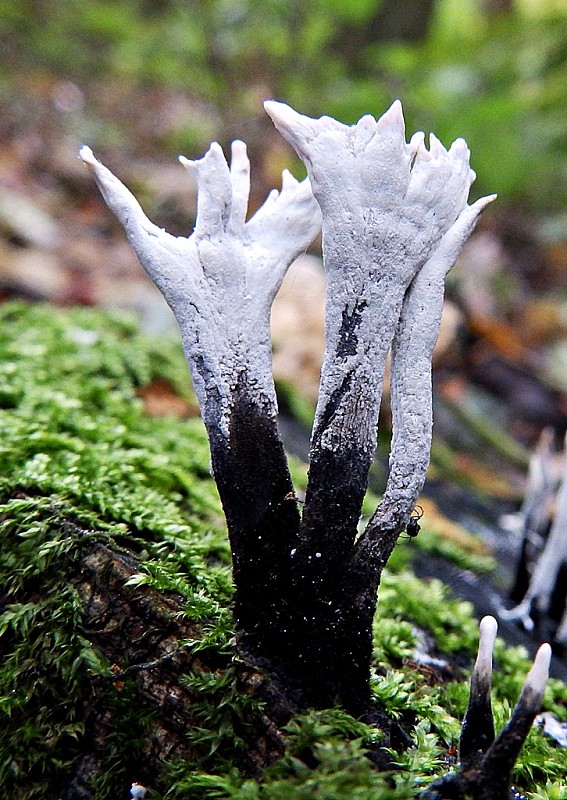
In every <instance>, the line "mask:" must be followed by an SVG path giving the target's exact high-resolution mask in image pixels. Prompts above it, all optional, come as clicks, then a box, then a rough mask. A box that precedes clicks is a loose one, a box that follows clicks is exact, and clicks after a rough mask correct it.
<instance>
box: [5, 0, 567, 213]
mask: <svg viewBox="0 0 567 800" xmlns="http://www.w3.org/2000/svg"><path fill="white" fill-rule="evenodd" d="M403 5H404V6H406V17H408V18H409V17H410V16H411V15H412V14H415V13H416V12H417V10H418V9H419V7H420V4H419V3H417V4H416V3H415V2H414V0H411V1H410V0H408V2H406V3H404V4H403ZM423 5H427V8H428V11H429V15H428V18H427V24H426V25H424V28H423V35H422V36H421V38H420V39H419V40H416V37H415V36H412V37H408V36H407V35H405V38H404V32H403V30H402V28H403V25H402V28H400V31H399V35H396V30H395V26H394V25H388V24H387V22H388V20H389V18H390V16H392V15H393V14H394V13H396V14H397V15H399V6H398V7H397V8H398V11H397V12H396V11H395V9H396V4H395V3H391V2H389V0H348V2H345V1H344V0H264V2H263V3H254V2H252V0H193V1H192V2H185V0H120V2H115V1H114V0H91V2H89V3H84V2H82V0H62V1H61V2H58V3H49V4H45V3H43V2H42V0H0V44H1V48H0V51H1V52H0V64H1V66H2V72H3V74H4V77H3V81H4V85H5V86H6V82H7V81H9V80H10V79H12V78H13V76H14V75H15V74H16V73H18V72H19V73H20V75H21V73H22V70H24V71H26V70H27V71H28V72H35V73H38V72H40V73H45V72H46V71H47V72H49V73H50V74H56V75H58V76H60V77H62V78H64V79H66V80H71V81H73V82H75V83H77V85H79V86H80V88H81V89H82V90H87V89H88V87H89V86H91V85H92V84H93V81H94V82H103V83H104V82H106V81H117V80H118V81H121V82H125V83H126V84H130V85H132V86H146V87H147V86H148V85H151V86H154V87H155V86H157V87H163V88H168V89H169V90H171V89H172V88H177V89H179V90H181V89H182V90H183V91H184V92H186V93H188V95H189V98H190V100H189V102H192V103H194V107H193V108H192V114H190V115H189V118H188V121H187V122H186V127H187V130H186V131H185V132H184V134H183V135H182V136H180V137H179V136H178V137H177V139H176V140H175V141H174V142H172V143H171V144H172V146H174V145H178V144H182V145H183V144H185V145H188V146H189V147H190V148H191V147H194V148H201V147H202V146H203V145H204V144H206V143H207V142H204V141H202V140H203V139H205V138H207V137H209V136H210V135H211V134H212V135H215V136H216V137H217V138H219V139H221V141H222V140H223V139H227V138H230V137H232V136H236V135H238V136H244V138H247V133H248V127H247V126H250V130H252V131H253V130H255V128H257V126H258V125H259V124H260V125H264V123H263V122H262V123H258V122H257V120H258V118H259V117H260V116H261V114H262V112H261V109H260V101H261V100H262V99H263V98H265V97H269V96H274V97H277V98H279V99H282V100H285V101H286V102H289V103H290V104H292V105H294V106H295V107H297V108H298V109H300V110H301V111H303V112H304V113H307V114H310V115H314V116H318V115H320V114H323V113H327V114H331V115H333V116H336V117H337V118H339V119H341V120H343V121H345V122H349V123H350V122H353V121H354V120H356V119H357V118H358V117H359V116H360V115H362V114H364V113H368V112H372V113H374V114H379V113H381V112H382V111H383V110H384V109H385V108H386V106H387V105H388V104H389V103H390V102H391V100H392V99H393V98H395V97H397V96H399V97H401V98H402V99H403V102H404V107H405V110H406V115H407V118H408V130H411V131H413V130H414V129H415V128H416V127H419V128H425V129H426V130H429V129H435V131H436V133H437V134H438V135H439V137H440V138H441V139H442V141H443V142H444V143H446V144H449V143H450V141H451V140H452V139H454V138H455V137H457V136H461V135H462V136H464V137H465V138H466V140H467V142H468V143H469V145H470V147H471V150H472V152H473V163H474V166H475V168H476V170H477V172H478V181H477V185H476V192H477V193H478V194H483V193H487V192H493V191H496V192H498V193H499V194H500V198H501V200H502V199H503V200H510V201H521V202H523V203H526V204H528V205H530V206H532V207H536V208H541V209H545V210H547V209H557V208H560V207H561V206H563V205H564V204H565V202H566V200H567V147H566V145H567V2H565V0H561V1H559V0H555V1H553V0H541V2H535V1H534V0H516V2H512V1H511V2H508V3H494V2H490V0H485V2H484V3H483V2H479V0H436V2H433V1H432V2H431V3H430V4H424V3H423V2H422V3H421V6H423ZM381 14H382V16H381ZM406 22H407V19H406ZM396 24H398V25H399V23H398V22H397V23H396ZM410 39H411V40H410ZM87 93H88V92H87ZM204 120H207V121H206V122H205V121H204ZM192 128H194V129H192ZM266 129H267V128H263V130H266ZM251 135H254V133H253V132H252V134H251ZM256 135H257V132H256ZM260 138H261V137H260Z"/></svg>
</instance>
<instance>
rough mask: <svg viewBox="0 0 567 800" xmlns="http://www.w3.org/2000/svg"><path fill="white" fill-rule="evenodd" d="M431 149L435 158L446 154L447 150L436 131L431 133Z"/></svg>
mask: <svg viewBox="0 0 567 800" xmlns="http://www.w3.org/2000/svg"><path fill="white" fill-rule="evenodd" d="M429 151H430V153H431V155H432V156H433V157H434V158H438V157H440V156H444V155H446V153H447V151H446V150H445V148H444V147H443V145H442V144H441V142H440V141H439V139H438V138H437V136H435V134H434V133H430V134H429Z"/></svg>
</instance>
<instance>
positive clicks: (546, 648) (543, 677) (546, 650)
mask: <svg viewBox="0 0 567 800" xmlns="http://www.w3.org/2000/svg"><path fill="white" fill-rule="evenodd" d="M550 664H551V645H549V644H548V643H547V642H545V643H544V644H542V645H541V647H540V648H539V650H538V651H537V653H536V655H535V658H534V663H533V667H532V668H531V670H530V671H529V672H528V675H527V678H526V680H525V683H524V688H523V690H522V691H525V690H526V689H531V690H532V691H533V692H535V693H537V694H538V695H543V692H544V690H545V684H546V683H547V679H548V678H549V666H550Z"/></svg>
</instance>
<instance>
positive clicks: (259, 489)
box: [80, 141, 321, 659]
mask: <svg viewBox="0 0 567 800" xmlns="http://www.w3.org/2000/svg"><path fill="white" fill-rule="evenodd" d="M80 155H81V158H82V159H83V161H84V162H85V163H86V164H87V165H88V166H89V167H90V168H91V169H92V171H93V172H94V175H95V178H96V181H97V183H98V185H99V188H100V190H101V192H102V195H103V197H104V199H105V200H106V203H107V204H108V206H109V207H110V209H111V210H112V211H113V212H114V213H115V215H116V216H117V217H118V219H119V221H120V222H121V223H122V225H123V227H124V230H125V231H126V234H127V236H128V239H129V240H130V243H131V244H132V246H133V248H134V250H135V251H136V253H137V255H138V258H139V259H140V261H141V263H142V265H143V266H144V268H145V270H146V272H147V273H148V275H149V276H150V277H151V278H152V280H153V281H154V282H155V283H156V285H157V286H158V288H159V289H160V290H161V292H162V293H163V295H164V297H165V299H166V300H167V302H168V303H169V305H170V307H171V309H172V310H173V313H174V314H175V317H176V319H177V322H178V324H179V328H180V331H181V338H182V341H183V348H184V351H185V356H186V359H187V362H188V364H189V368H190V370H191V375H192V378H193V385H194V388H195V393H196V394H197V398H198V400H199V405H200V407H201V414H202V417H203V420H204V422H205V425H206V427H207V433H208V436H209V443H210V447H211V462H212V467H213V473H214V476H215V480H216V483H217V487H218V489H219V494H220V497H221V500H222V503H223V508H224V511H225V514H226V518H227V524H228V530H229V536H230V542H231V549H232V556H233V574H234V580H235V585H236V594H235V601H234V611H235V617H236V620H237V625H238V628H239V630H240V632H241V634H242V635H243V637H245V638H247V646H249V647H251V648H254V647H256V649H258V648H260V647H261V645H262V644H263V645H264V652H266V651H268V652H269V655H270V656H271V657H272V658H274V659H276V658H277V656H275V655H274V652H273V649H272V650H270V647H269V645H268V643H267V641H266V631H269V630H270V629H274V635H273V640H274V648H275V649H278V648H283V649H284V650H285V648H286V641H285V637H284V636H283V634H282V631H281V630H278V628H277V626H275V627H274V620H275V619H277V618H278V615H279V614H280V613H281V612H280V609H281V606H282V597H284V596H285V593H286V592H289V585H290V577H289V572H288V570H287V569H286V565H287V564H288V563H289V552H290V550H292V549H293V547H294V546H295V543H296V537H297V532H298V528H299V512H298V509H297V505H296V504H295V503H293V502H285V500H286V498H287V497H290V496H293V485H292V482H291V478H290V475H289V470H288V465H287V460H286V457H285V453H284V450H283V446H282V443H281V439H280V437H279V433H278V429H277V422H276V413H277V404H276V395H275V390H274V384H273V379H272V372H271V366H272V357H271V345H270V329H269V323H270V309H271V304H272V301H273V299H274V296H275V294H276V292H277V290H278V288H279V286H280V284H281V281H282V279H283V277H284V275H285V272H286V270H287V268H288V267H289V265H290V264H291V262H292V261H293V260H294V259H295V258H296V257H297V256H298V255H299V254H300V253H301V252H303V251H304V250H305V249H306V248H307V246H308V245H309V244H310V242H311V241H312V239H313V238H314V237H315V236H316V235H317V233H318V231H319V229H320V226H321V215H320V211H319V207H318V205H317V203H316V201H315V200H314V198H313V195H312V193H311V188H310V185H309V181H308V180H304V181H302V182H301V183H298V182H297V181H296V180H295V179H294V178H293V177H292V176H291V175H290V174H289V173H288V172H284V174H283V179H282V189H281V191H280V192H277V191H272V192H271V193H270V195H269V196H268V198H267V200H266V202H265V203H264V205H263V206H262V207H261V208H260V209H259V210H258V211H257V212H256V213H255V214H254V215H253V216H252V217H251V218H250V219H249V220H246V214H247V209H248V195H249V190H250V164H249V161H248V157H247V154H246V147H245V145H244V143H243V142H240V141H235V142H233V144H232V161H231V165H230V167H229V166H228V164H227V162H226V159H225V157H224V154H223V152H222V149H221V148H220V146H219V145H218V144H216V143H213V144H212V145H211V147H210V149H209V150H208V152H207V153H206V154H205V156H204V157H203V158H202V159H200V160H198V161H189V160H187V159H185V158H182V159H181V162H182V164H183V165H184V166H185V167H186V168H187V169H188V170H189V171H190V172H191V173H192V174H193V175H194V177H195V179H196V181H197V188H198V198H197V219H196V223H195V230H194V232H193V234H192V235H191V236H189V237H188V238H185V237H176V236H171V235H170V234H168V233H166V232H165V231H163V230H161V229H160V228H158V227H157V226H156V225H154V224H153V223H152V222H150V220H149V219H148V218H147V217H146V215H145V214H144V212H143V211H142V209H141V208H140V205H139V203H138V202H137V200H136V199H135V198H134V196H133V195H132V194H131V192H130V191H129V190H128V189H126V187H125V186H124V185H123V184H122V183H121V182H120V181H119V180H118V179H117V178H115V177H114V175H113V174H112V173H111V172H110V171H109V170H108V169H107V168H106V167H105V166H103V164H101V163H100V162H99V161H97V160H96V159H95V157H94V156H93V154H92V151H91V150H90V149H89V148H88V147H83V148H82V149H81V151H80ZM274 564H276V565H279V566H278V567H277V568H276V569H274ZM282 627H283V626H282ZM286 630H289V626H287V628H286Z"/></svg>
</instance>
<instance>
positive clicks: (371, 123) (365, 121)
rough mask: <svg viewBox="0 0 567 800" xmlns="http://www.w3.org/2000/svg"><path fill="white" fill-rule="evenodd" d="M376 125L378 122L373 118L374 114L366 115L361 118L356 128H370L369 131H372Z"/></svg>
mask: <svg viewBox="0 0 567 800" xmlns="http://www.w3.org/2000/svg"><path fill="white" fill-rule="evenodd" d="M375 125H376V120H375V118H374V117H373V116H372V114H365V115H364V116H363V117H361V118H360V119H359V120H358V122H357V123H356V127H357V128H368V129H372V128H374V127H375Z"/></svg>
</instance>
